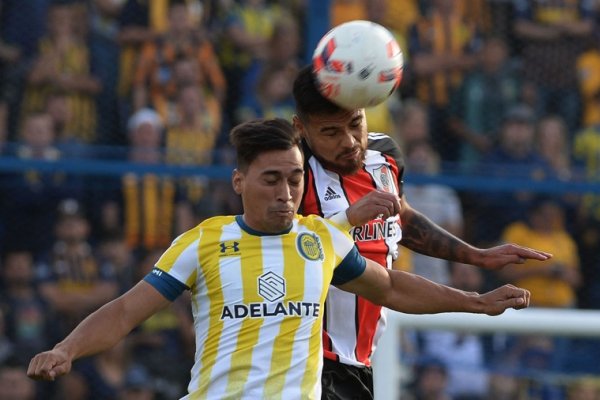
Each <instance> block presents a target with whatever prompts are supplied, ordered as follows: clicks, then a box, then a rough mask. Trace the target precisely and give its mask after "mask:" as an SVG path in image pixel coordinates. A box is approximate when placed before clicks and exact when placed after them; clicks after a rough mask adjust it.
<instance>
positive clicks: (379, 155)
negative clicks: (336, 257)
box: [301, 133, 404, 366]
mask: <svg viewBox="0 0 600 400" xmlns="http://www.w3.org/2000/svg"><path fill="white" fill-rule="evenodd" d="M304 154H305V169H306V179H305V191H304V198H303V201H302V210H301V212H302V213H303V214H304V215H309V214H318V215H321V216H323V217H325V218H329V217H331V216H332V215H334V214H336V213H338V212H340V211H344V210H346V208H348V207H349V206H350V205H351V204H353V203H355V202H356V201H358V200H359V199H361V198H362V197H363V196H365V195H366V194H367V193H369V192H371V191H373V190H375V189H379V190H385V191H387V192H392V193H397V194H398V195H401V194H402V176H403V173H404V162H403V160H402V155H401V152H400V149H399V147H398V145H397V144H396V143H395V142H394V141H393V140H392V139H391V138H390V137H389V136H387V135H384V134H378V133H369V142H368V150H367V152H366V154H365V162H364V165H363V167H362V168H361V169H360V170H359V171H358V172H357V173H355V174H353V175H348V176H341V175H338V174H337V173H334V172H331V171H328V170H325V169H324V168H323V166H322V165H321V163H320V162H319V161H318V160H317V159H316V158H315V157H314V155H313V154H312V153H311V151H310V149H309V148H308V147H307V146H306V144H305V145H304ZM350 234H351V236H352V237H353V239H354V241H355V243H356V246H357V247H358V249H359V251H360V253H361V254H362V255H363V256H364V257H366V258H369V259H371V260H373V261H376V262H378V263H379V264H381V265H383V266H386V267H387V268H391V264H392V261H393V260H394V259H395V257H396V256H397V254H398V242H399V241H400V239H401V238H402V230H401V224H400V218H399V216H397V215H396V216H393V217H390V218H388V219H387V220H383V219H381V218H377V219H374V220H372V221H370V222H369V223H368V224H366V225H363V226H358V227H354V228H353V229H352V230H351V231H350ZM384 328H385V313H384V309H383V308H382V307H380V306H378V305H375V304H373V303H371V302H369V301H367V300H365V299H363V298H361V297H358V296H356V295H354V294H352V293H348V292H344V291H342V290H339V289H337V288H336V287H331V288H330V290H329V295H328V296H327V300H326V302H325V315H324V324H323V346H324V356H325V357H326V358H328V359H331V360H334V361H339V362H341V363H344V364H349V365H356V366H362V365H366V366H370V365H371V361H370V357H371V354H372V353H373V351H374V350H375V346H376V343H377V340H378V338H379V336H380V335H381V333H382V332H383V330H384Z"/></svg>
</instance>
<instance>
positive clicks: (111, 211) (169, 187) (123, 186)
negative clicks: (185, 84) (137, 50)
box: [98, 109, 193, 250]
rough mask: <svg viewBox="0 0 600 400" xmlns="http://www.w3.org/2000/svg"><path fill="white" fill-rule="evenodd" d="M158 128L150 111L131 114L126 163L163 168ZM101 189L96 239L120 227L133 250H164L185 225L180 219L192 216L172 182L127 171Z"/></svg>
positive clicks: (160, 128) (160, 124)
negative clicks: (98, 235) (97, 236)
mask: <svg viewBox="0 0 600 400" xmlns="http://www.w3.org/2000/svg"><path fill="white" fill-rule="evenodd" d="M163 127H164V125H163V122H162V120H161V118H160V116H159V115H158V114H157V113H156V112H155V111H154V110H151V109H141V110H139V111H137V112H136V113H135V114H134V115H132V116H131V117H130V119H129V124H128V128H129V134H128V137H129V141H130V146H129V149H128V154H127V157H126V160H127V161H128V162H130V163H134V164H139V165H140V166H141V167H142V166H148V165H155V166H158V165H161V164H162V163H164V161H165V159H164V146H163V138H164V134H163V133H164V132H163V129H164V128H163ZM104 186H105V187H104V190H102V193H101V196H102V200H101V201H100V203H101V204H100V205H99V208H100V209H101V212H100V215H99V216H98V221H99V222H98V225H99V228H98V231H99V234H100V235H101V236H103V235H106V234H112V232H115V231H118V230H119V229H121V227H122V229H124V233H125V240H126V241H127V244H128V246H129V248H130V249H132V250H142V249H146V250H151V249H155V248H163V247H165V246H168V245H169V243H170V242H171V238H172V237H173V235H174V234H175V235H177V234H178V233H181V232H182V231H181V230H180V229H182V227H187V226H189V224H190V221H189V220H183V219H182V217H183V216H190V215H193V212H192V211H191V205H190V203H189V202H188V201H187V200H186V199H185V198H182V197H181V193H180V192H179V191H178V190H177V189H178V188H177V182H176V180H175V179H173V177H170V176H167V175H165V174H158V173H151V172H148V173H145V172H141V173H138V172H129V173H126V174H124V175H123V176H122V177H119V178H118V179H117V180H109V182H107V183H106V184H105V185H104ZM108 187H110V190H107V188H108Z"/></svg>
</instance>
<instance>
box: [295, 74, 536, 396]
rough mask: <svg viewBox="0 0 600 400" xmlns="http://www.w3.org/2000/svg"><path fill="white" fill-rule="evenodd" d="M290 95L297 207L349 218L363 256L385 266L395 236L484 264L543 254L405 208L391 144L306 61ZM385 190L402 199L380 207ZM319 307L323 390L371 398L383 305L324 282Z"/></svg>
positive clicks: (415, 246)
mask: <svg viewBox="0 0 600 400" xmlns="http://www.w3.org/2000/svg"><path fill="white" fill-rule="evenodd" d="M294 98H295V100H296V116H295V117H294V126H295V127H296V129H297V130H298V132H300V134H301V135H302V137H303V150H304V158H305V167H304V168H305V173H306V175H305V191H304V197H303V199H302V204H301V208H300V212H301V214H303V215H309V214H317V215H320V216H322V217H325V218H332V219H334V220H336V221H338V222H339V223H343V222H346V223H347V222H348V221H349V222H350V225H349V226H348V229H349V230H350V228H351V226H354V228H352V229H351V231H350V233H351V235H352V237H353V239H354V241H355V243H356V246H357V248H358V249H359V251H360V253H361V255H363V256H364V257H366V258H368V259H370V260H373V261H376V262H378V263H379V264H380V265H383V266H386V267H387V268H391V263H392V261H393V259H394V257H395V256H396V255H397V246H398V243H400V244H401V245H403V246H406V247H408V248H409V249H411V250H413V251H416V252H418V253H421V254H425V255H428V256H431V257H438V258H443V259H446V260H451V261H458V262H462V263H466V264H473V265H478V266H481V267H483V268H488V269H496V268H501V267H502V266H504V265H507V264H513V263H522V262H524V260H525V259H527V258H534V259H539V257H545V256H546V255H544V254H543V253H540V252H537V251H533V250H531V249H527V248H523V247H521V246H517V245H514V244H506V245H502V246H497V247H493V248H490V249H479V248H475V247H473V246H471V245H469V244H467V243H465V242H463V241H462V240H460V239H458V238H457V237H455V236H453V235H451V234H450V233H448V232H446V231H445V230H444V229H442V228H440V227H439V226H437V225H436V224H434V223H432V222H431V221H430V220H429V219H428V218H426V217H425V216H424V215H422V214H420V213H419V212H417V211H416V210H415V209H413V208H412V207H411V206H410V205H409V204H408V202H407V201H406V199H405V198H404V197H403V196H402V194H403V193H402V177H403V174H404V162H403V159H402V153H401V151H400V149H399V147H398V145H397V144H396V143H395V142H394V141H393V140H392V139H391V138H390V137H389V136H387V135H385V134H381V133H369V131H368V128H367V121H366V118H365V112H364V109H355V110H345V109H342V108H340V107H338V106H336V105H335V104H333V103H332V102H330V101H328V100H327V99H325V98H324V97H323V96H321V94H320V93H319V91H318V89H317V85H316V81H315V77H314V74H313V72H312V69H311V67H310V66H306V67H305V68H303V69H302V70H301V71H300V72H299V74H298V76H297V77H296V80H295V82H294ZM390 195H396V196H399V197H400V198H401V205H402V206H401V209H400V212H399V213H398V214H395V213H394V214H392V215H391V216H390V215H388V214H386V213H383V212H382V211H381V208H382V207H384V208H385V207H389V203H390V201H391V200H390V197H389V196H390ZM323 311H324V316H323V318H324V323H323V327H324V330H323V346H324V357H325V360H324V367H323V378H322V382H323V398H324V399H343V400H346V399H361V400H368V399H370V398H373V375H372V370H371V355H372V353H373V351H374V350H375V346H376V344H377V339H378V338H379V336H380V335H381V333H382V332H383V329H384V327H385V312H384V311H385V310H384V309H383V308H382V307H380V306H379V305H377V304H374V303H373V302H371V301H369V300H367V299H365V298H361V297H360V296H356V295H354V294H352V293H347V292H343V291H341V290H338V289H337V288H335V287H332V288H331V290H330V291H329V295H328V297H327V300H326V302H325V308H324V310H323ZM349 316H352V317H351V318H349Z"/></svg>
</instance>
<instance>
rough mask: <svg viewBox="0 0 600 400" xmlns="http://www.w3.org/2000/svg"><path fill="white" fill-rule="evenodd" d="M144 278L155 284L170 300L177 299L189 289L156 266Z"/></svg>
mask: <svg viewBox="0 0 600 400" xmlns="http://www.w3.org/2000/svg"><path fill="white" fill-rule="evenodd" d="M144 280H145V281H146V282H148V283H149V284H151V285H152V286H154V288H155V289H156V290H158V291H159V292H160V294H162V295H163V296H165V298H166V299H167V300H170V301H175V299H176V298H177V297H179V295H180V294H181V293H183V291H184V290H187V289H189V288H188V287H187V286H186V285H184V284H183V283H181V282H179V281H178V280H177V279H175V278H173V277H172V276H171V275H169V274H168V273H166V272H165V271H163V270H160V269H158V268H156V267H155V268H154V269H153V270H152V271H150V272H149V273H148V275H146V276H145V277H144Z"/></svg>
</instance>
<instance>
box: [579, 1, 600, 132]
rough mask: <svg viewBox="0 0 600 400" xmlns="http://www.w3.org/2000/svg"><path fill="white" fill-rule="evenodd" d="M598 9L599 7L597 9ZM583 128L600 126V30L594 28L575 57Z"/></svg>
mask: <svg viewBox="0 0 600 400" xmlns="http://www.w3.org/2000/svg"><path fill="white" fill-rule="evenodd" d="M598 11H600V8H599V9H598ZM576 68H577V78H578V83H579V95H580V97H581V100H582V103H583V113H582V121H581V125H582V127H583V128H589V127H593V126H600V31H599V30H598V29H596V32H595V34H594V35H593V36H592V40H590V41H589V45H588V46H587V48H586V50H585V51H584V52H583V53H581V54H580V55H579V57H577V61H576Z"/></svg>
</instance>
